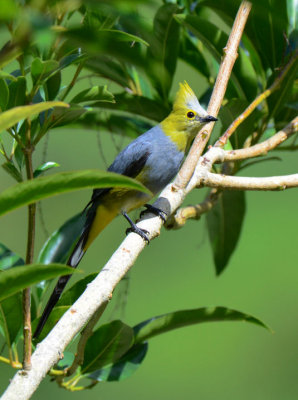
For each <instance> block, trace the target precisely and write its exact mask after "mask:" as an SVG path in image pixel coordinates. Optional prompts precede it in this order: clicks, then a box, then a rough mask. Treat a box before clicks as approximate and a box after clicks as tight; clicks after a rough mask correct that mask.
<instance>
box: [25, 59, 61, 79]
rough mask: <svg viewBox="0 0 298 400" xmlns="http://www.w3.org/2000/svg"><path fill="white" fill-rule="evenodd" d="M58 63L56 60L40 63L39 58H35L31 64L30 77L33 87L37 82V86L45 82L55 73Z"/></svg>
mask: <svg viewBox="0 0 298 400" xmlns="http://www.w3.org/2000/svg"><path fill="white" fill-rule="evenodd" d="M58 67H59V63H58V61H56V60H47V61H42V60H41V59H40V58H35V59H34V60H33V62H32V64H31V76H32V81H33V85H35V84H36V83H37V82H38V83H39V84H41V83H43V82H45V81H46V79H47V78H49V76H50V75H51V74H52V73H53V71H56V70H57V69H58Z"/></svg>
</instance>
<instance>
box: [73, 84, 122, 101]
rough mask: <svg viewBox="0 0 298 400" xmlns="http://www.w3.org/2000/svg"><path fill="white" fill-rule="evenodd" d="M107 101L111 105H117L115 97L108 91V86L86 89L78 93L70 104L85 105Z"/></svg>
mask: <svg viewBox="0 0 298 400" xmlns="http://www.w3.org/2000/svg"><path fill="white" fill-rule="evenodd" d="M95 100H99V101H105V102H109V103H115V101H114V96H113V94H112V93H111V92H109V91H108V89H107V85H104V86H93V87H92V88H90V89H85V90H83V91H82V92H80V93H78V94H77V95H76V96H75V97H74V98H73V99H72V100H71V101H70V103H85V102H87V101H95Z"/></svg>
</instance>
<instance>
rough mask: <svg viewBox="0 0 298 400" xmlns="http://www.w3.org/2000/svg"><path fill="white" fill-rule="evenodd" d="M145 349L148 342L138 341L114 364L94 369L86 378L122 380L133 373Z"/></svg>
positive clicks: (140, 361)
mask: <svg viewBox="0 0 298 400" xmlns="http://www.w3.org/2000/svg"><path fill="white" fill-rule="evenodd" d="M147 350H148V343H139V344H137V345H136V346H133V347H132V348H131V349H130V350H129V351H128V352H127V353H125V354H124V355H123V356H122V357H121V358H120V359H119V360H118V361H117V362H115V363H114V364H111V365H107V366H106V367H104V368H101V369H99V370H97V371H94V372H92V374H90V375H88V376H86V378H89V379H92V380H96V381H99V382H104V381H108V382H114V381H123V380H124V379H127V378H129V377H130V376H131V375H132V374H134V373H135V371H136V370H137V369H138V368H139V366H140V365H141V363H142V362H143V360H144V358H145V356H146V354H147Z"/></svg>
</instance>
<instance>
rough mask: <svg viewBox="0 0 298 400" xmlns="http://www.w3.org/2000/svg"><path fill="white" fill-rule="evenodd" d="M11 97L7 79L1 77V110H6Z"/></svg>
mask: <svg viewBox="0 0 298 400" xmlns="http://www.w3.org/2000/svg"><path fill="white" fill-rule="evenodd" d="M8 99H9V90H8V86H7V83H6V81H5V79H0V112H2V111H4V110H6V106H7V103H8Z"/></svg>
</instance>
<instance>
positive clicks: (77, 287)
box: [57, 273, 97, 306]
mask: <svg viewBox="0 0 298 400" xmlns="http://www.w3.org/2000/svg"><path fill="white" fill-rule="evenodd" d="M96 276H97V273H93V274H90V275H88V276H86V277H85V278H83V279H80V280H79V281H77V282H76V283H75V284H74V285H72V287H71V288H69V289H68V290H67V291H65V292H64V293H63V295H62V296H61V298H60V300H59V302H58V304H57V305H58V306H71V305H72V304H73V303H74V302H75V301H76V300H77V299H78V298H79V297H80V296H81V294H82V293H83V292H84V290H85V289H86V287H87V285H88V283H90V282H92V281H93V279H95V277H96Z"/></svg>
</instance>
